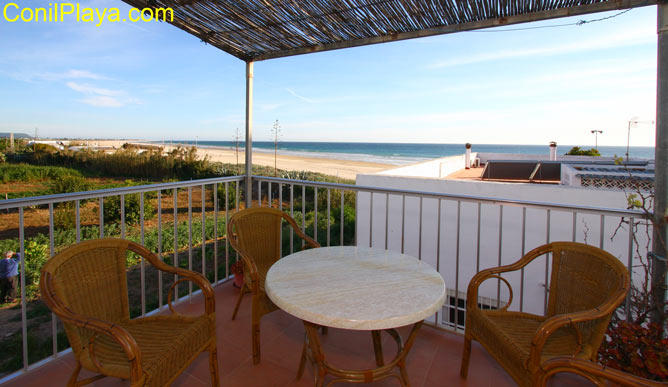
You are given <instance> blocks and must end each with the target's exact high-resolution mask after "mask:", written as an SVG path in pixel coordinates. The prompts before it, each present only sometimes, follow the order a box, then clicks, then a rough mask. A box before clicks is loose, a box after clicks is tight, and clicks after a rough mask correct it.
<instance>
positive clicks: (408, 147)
mask: <svg viewBox="0 0 668 387" xmlns="http://www.w3.org/2000/svg"><path fill="white" fill-rule="evenodd" d="M150 143H152V144H164V145H172V146H178V145H182V146H192V145H195V144H197V146H198V148H207V149H224V150H234V148H235V143H234V142H233V141H194V140H178V141H177V140H173V141H169V142H167V141H165V142H163V141H151V142H150ZM243 146H244V143H243V142H240V143H239V149H240V151H242V150H243ZM572 147H573V145H559V149H558V153H559V154H564V153H566V152H568V150H570V149H571V148H572ZM580 147H581V148H584V149H589V148H593V146H587V145H584V146H582V145H580ZM598 149H599V152H600V153H601V155H602V156H608V157H612V156H615V155H617V156H620V157H622V156H624V155H625V154H626V147H625V146H599V147H598ZM472 150H473V151H474V152H488V153H516V154H547V153H549V147H548V145H547V144H545V145H505V144H503V145H502V144H498V145H497V144H480V145H476V144H473V147H472ZM253 151H254V152H258V153H269V152H270V153H273V152H274V143H273V142H271V141H254V142H253ZM278 153H279V155H284V156H294V157H309V158H310V157H315V158H325V159H334V160H347V161H363V162H371V163H378V164H389V165H406V164H412V163H417V162H421V161H426V160H431V159H435V158H439V157H446V156H454V155H459V154H462V153H464V144H410V143H408V144H405V143H358V142H296V141H282V142H279V144H278ZM629 153H630V155H631V157H634V158H643V159H653V158H654V147H638V146H633V147H631V148H630V152H629Z"/></svg>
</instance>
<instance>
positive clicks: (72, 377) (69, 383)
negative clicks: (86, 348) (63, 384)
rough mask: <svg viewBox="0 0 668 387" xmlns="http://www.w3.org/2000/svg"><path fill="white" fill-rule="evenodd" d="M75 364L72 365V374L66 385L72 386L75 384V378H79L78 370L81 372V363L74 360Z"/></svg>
mask: <svg viewBox="0 0 668 387" xmlns="http://www.w3.org/2000/svg"><path fill="white" fill-rule="evenodd" d="M76 362H77V365H76V367H74V372H72V376H70V380H68V381H67V387H74V386H76V385H77V379H78V378H79V372H81V363H79V360H76Z"/></svg>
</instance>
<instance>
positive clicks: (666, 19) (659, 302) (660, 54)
mask: <svg viewBox="0 0 668 387" xmlns="http://www.w3.org/2000/svg"><path fill="white" fill-rule="evenodd" d="M657 13H658V15H657V21H658V23H657V34H658V42H657V87H656V148H655V151H654V152H655V153H654V158H655V173H654V237H653V241H652V249H653V252H654V255H653V257H652V290H653V291H652V294H653V302H654V305H656V306H657V307H658V308H657V310H656V311H654V312H653V313H652V316H651V317H652V321H654V322H658V323H663V322H664V321H665V318H666V316H665V303H666V261H665V257H666V240H667V238H666V237H667V236H668V228H667V227H666V216H667V215H668V212H667V209H668V3H666V2H665V1H660V2H659V4H658V5H657Z"/></svg>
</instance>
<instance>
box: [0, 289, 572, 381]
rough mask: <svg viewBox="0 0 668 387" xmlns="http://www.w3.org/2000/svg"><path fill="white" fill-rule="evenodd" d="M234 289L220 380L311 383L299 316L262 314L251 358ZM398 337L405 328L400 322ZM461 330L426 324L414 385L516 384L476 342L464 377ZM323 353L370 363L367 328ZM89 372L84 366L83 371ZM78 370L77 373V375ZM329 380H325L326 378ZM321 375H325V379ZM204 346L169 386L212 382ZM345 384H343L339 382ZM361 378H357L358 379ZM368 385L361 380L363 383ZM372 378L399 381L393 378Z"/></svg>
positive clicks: (389, 351) (58, 364) (57, 365)
mask: <svg viewBox="0 0 668 387" xmlns="http://www.w3.org/2000/svg"><path fill="white" fill-rule="evenodd" d="M237 294H238V291H237V290H236V289H235V288H233V287H232V285H231V282H228V283H225V284H222V285H219V286H218V287H217V288H216V313H217V326H218V330H217V336H218V363H219V368H220V373H221V385H222V386H230V387H231V386H244V387H247V386H312V385H313V377H312V375H313V373H312V370H311V369H310V367H309V366H307V368H306V372H305V374H304V376H303V377H302V379H301V380H299V381H298V380H296V373H297V367H298V365H299V357H300V354H301V349H302V343H303V337H304V331H303V325H302V322H301V321H300V320H298V319H297V318H295V317H292V316H290V315H289V314H287V313H284V312H283V311H280V310H279V311H276V312H274V313H271V314H268V315H266V316H265V317H264V318H263V319H262V361H261V363H260V364H259V365H257V366H254V365H253V362H252V359H251V334H250V296H249V295H246V296H245V298H244V301H243V302H242V304H241V308H240V310H239V315H238V316H237V319H236V320H235V321H232V320H231V319H230V316H231V315H232V310H233V307H234V302H235V300H236V296H237ZM177 309H179V311H180V312H182V313H186V314H196V313H200V311H201V310H202V305H201V302H199V301H198V300H195V301H193V302H192V303H188V302H186V303H184V305H180V306H179V307H178V308H177ZM400 332H401V334H402V336H403V337H405V335H406V334H407V332H408V329H401V330H400ZM383 338H384V341H383V343H384V348H383V349H384V351H385V353H386V355H385V359H386V360H387V359H391V358H392V357H393V356H394V352H395V351H396V349H395V348H396V346H395V344H394V341H393V340H392V339H391V338H390V337H389V335H386V334H383ZM463 341H464V340H463V338H462V337H460V336H458V335H455V334H451V333H447V332H443V331H440V330H437V329H434V328H431V327H427V326H423V327H422V329H421V330H420V332H419V335H418V337H417V340H416V342H415V345H414V347H413V348H412V350H411V352H410V354H409V355H408V365H407V367H408V374H409V378H410V381H411V385H412V386H494V387H497V386H498V387H502V386H514V385H515V383H514V381H513V380H512V379H511V378H510V376H508V374H506V373H505V371H503V369H501V368H500V367H499V366H498V364H497V363H496V362H495V361H494V360H493V359H492V358H491V357H490V356H489V355H488V354H487V352H485V350H484V349H482V348H481V347H480V345H478V344H477V343H474V345H473V351H472V355H471V365H470V369H469V377H468V379H467V380H463V379H461V378H460V376H459V365H460V358H461V353H462V347H463ZM322 344H323V347H324V351H325V355H326V356H327V358H328V360H329V361H330V362H331V363H332V364H333V365H335V366H337V367H339V368H353V369H364V368H373V367H374V365H375V361H374V356H373V345H372V341H371V335H370V334H369V333H368V332H356V331H344V330H338V329H331V328H330V330H329V333H328V334H327V335H325V336H323V337H322ZM73 367H74V361H73V359H72V355H67V356H65V357H63V358H61V359H57V360H54V361H52V362H50V363H49V364H47V365H44V366H42V367H41V368H38V369H36V370H34V371H31V372H30V373H29V374H27V375H23V376H20V377H18V378H15V379H13V380H11V381H10V382H8V383H7V384H5V385H6V386H59V385H65V384H66V383H67V379H68V378H69V375H70V374H71V372H72V370H73ZM90 375H92V374H89V373H86V372H83V371H82V374H81V376H85V377H87V376H90ZM81 376H80V377H81ZM327 381H328V380H327ZM327 381H326V382H327ZM555 382H556V383H553V385H564V384H568V385H576V384H579V383H577V382H576V381H575V380H572V379H565V380H564V379H557V380H555ZM574 382H575V383H574ZM210 383H211V381H210V378H209V365H208V356H207V354H206V353H205V354H203V355H200V357H199V358H198V359H196V360H195V362H194V363H193V364H192V365H191V366H190V367H189V368H188V369H187V370H186V371H185V372H184V373H183V375H181V376H180V377H179V379H178V380H177V381H176V382H175V383H174V386H207V385H210ZM92 385H94V386H127V385H129V383H128V382H127V381H122V380H120V379H113V378H105V379H102V380H100V381H98V382H96V383H93V384H92ZM340 385H343V384H340ZM358 385H359V384H358ZM363 385H366V384H363ZM369 385H373V386H399V385H400V384H399V382H398V380H396V379H394V378H389V379H385V380H382V381H379V382H376V383H373V384H369Z"/></svg>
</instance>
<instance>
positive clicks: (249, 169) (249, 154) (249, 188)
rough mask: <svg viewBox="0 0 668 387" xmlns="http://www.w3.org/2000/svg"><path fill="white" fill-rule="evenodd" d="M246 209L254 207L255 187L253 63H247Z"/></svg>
mask: <svg viewBox="0 0 668 387" xmlns="http://www.w3.org/2000/svg"><path fill="white" fill-rule="evenodd" d="M244 146H245V152H244V153H245V154H246V192H245V196H246V208H250V207H251V205H252V200H253V198H252V192H253V185H252V184H251V176H252V175H253V62H246V144H245V145H244Z"/></svg>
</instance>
